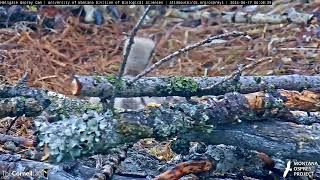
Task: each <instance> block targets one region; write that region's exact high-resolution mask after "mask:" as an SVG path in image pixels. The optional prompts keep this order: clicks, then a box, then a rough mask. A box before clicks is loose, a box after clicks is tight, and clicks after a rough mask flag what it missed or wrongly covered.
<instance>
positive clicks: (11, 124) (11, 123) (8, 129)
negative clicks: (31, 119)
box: [6, 116, 20, 135]
mask: <svg viewBox="0 0 320 180" xmlns="http://www.w3.org/2000/svg"><path fill="white" fill-rule="evenodd" d="M19 117H20V116H16V117H15V118H14V119H13V120H12V121H11V122H10V125H9V126H8V128H7V130H6V135H7V134H8V133H9V131H10V129H11V128H12V126H13V125H14V123H16V121H17V119H18V118H19Z"/></svg>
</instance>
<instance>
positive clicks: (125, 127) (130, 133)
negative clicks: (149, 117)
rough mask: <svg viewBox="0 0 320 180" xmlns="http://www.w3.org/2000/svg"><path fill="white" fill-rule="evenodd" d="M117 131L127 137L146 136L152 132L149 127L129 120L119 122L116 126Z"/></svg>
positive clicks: (149, 135)
mask: <svg viewBox="0 0 320 180" xmlns="http://www.w3.org/2000/svg"><path fill="white" fill-rule="evenodd" d="M117 132H118V133H120V134H122V135H125V136H126V137H128V138H129V139H130V138H133V139H137V138H147V137H151V135H152V134H153V131H152V129H151V128H150V127H148V126H144V125H139V124H133V123H129V122H122V123H120V124H119V125H118V126H117Z"/></svg>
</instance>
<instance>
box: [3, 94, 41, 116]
mask: <svg viewBox="0 0 320 180" xmlns="http://www.w3.org/2000/svg"><path fill="white" fill-rule="evenodd" d="M42 110H43V107H42V106H41V105H40V104H39V102H38V101H36V100H35V99H33V98H24V97H14V98H3V99H0V118H3V117H7V116H10V117H15V116H22V115H24V114H25V115H26V116H37V115H39V114H40V113H41V112H42Z"/></svg>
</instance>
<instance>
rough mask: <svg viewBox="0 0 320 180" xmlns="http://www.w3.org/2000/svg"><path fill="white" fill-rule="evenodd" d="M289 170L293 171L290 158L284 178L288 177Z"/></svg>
mask: <svg viewBox="0 0 320 180" xmlns="http://www.w3.org/2000/svg"><path fill="white" fill-rule="evenodd" d="M289 171H292V168H291V161H290V160H289V161H288V162H287V167H286V169H285V170H284V172H283V178H285V177H287V175H288V173H289Z"/></svg>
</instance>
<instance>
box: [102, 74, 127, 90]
mask: <svg viewBox="0 0 320 180" xmlns="http://www.w3.org/2000/svg"><path fill="white" fill-rule="evenodd" d="M105 79H106V80H108V82H109V83H111V84H112V85H114V86H115V87H116V88H117V89H118V90H121V89H122V88H123V82H124V80H123V79H122V78H121V79H120V80H118V79H117V76H116V75H115V74H107V75H105Z"/></svg>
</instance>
